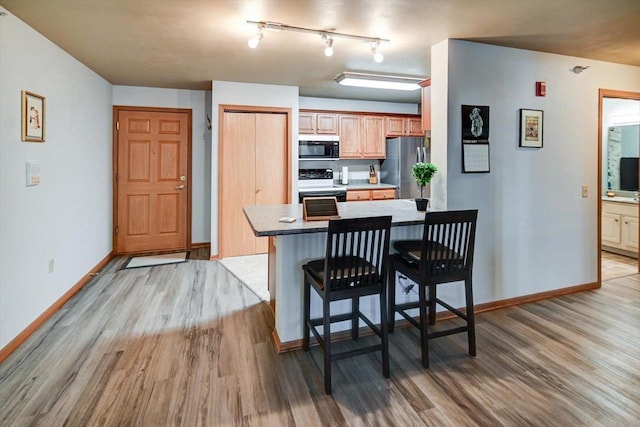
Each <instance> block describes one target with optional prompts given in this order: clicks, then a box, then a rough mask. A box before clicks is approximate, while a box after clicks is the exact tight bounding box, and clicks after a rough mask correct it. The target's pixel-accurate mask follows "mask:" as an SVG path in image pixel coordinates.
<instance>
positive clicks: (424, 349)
mask: <svg viewBox="0 0 640 427" xmlns="http://www.w3.org/2000/svg"><path fill="white" fill-rule="evenodd" d="M418 287H419V288H420V292H419V296H418V299H419V305H420V349H421V353H422V366H423V367H425V368H428V367H429V341H428V339H429V338H428V331H427V323H428V321H427V297H426V295H425V294H426V290H427V286H426V285H422V284H420V285H418Z"/></svg>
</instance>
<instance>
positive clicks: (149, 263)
mask: <svg viewBox="0 0 640 427" xmlns="http://www.w3.org/2000/svg"><path fill="white" fill-rule="evenodd" d="M181 262H187V253H186V252H178V253H174V254H162V255H147V256H136V257H133V258H129V261H127V263H126V264H125V265H124V267H122V268H140V267H154V266H156V265H165V264H179V263H181Z"/></svg>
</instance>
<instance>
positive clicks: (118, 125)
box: [116, 121, 120, 130]
mask: <svg viewBox="0 0 640 427" xmlns="http://www.w3.org/2000/svg"><path fill="white" fill-rule="evenodd" d="M116 130H120V122H119V121H117V122H116Z"/></svg>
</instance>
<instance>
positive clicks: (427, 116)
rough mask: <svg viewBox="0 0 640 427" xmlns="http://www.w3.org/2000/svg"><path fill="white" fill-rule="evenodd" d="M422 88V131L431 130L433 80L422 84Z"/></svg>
mask: <svg viewBox="0 0 640 427" xmlns="http://www.w3.org/2000/svg"><path fill="white" fill-rule="evenodd" d="M420 86H422V130H423V131H428V130H431V79H428V80H424V81H422V82H420Z"/></svg>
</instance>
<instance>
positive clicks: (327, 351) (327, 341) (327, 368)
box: [322, 298, 331, 394]
mask: <svg viewBox="0 0 640 427" xmlns="http://www.w3.org/2000/svg"><path fill="white" fill-rule="evenodd" d="M329 307H330V302H329V300H328V298H324V300H323V307H322V312H323V325H322V326H323V337H322V338H323V341H324V392H325V393H326V394H331V313H330V312H329Z"/></svg>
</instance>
